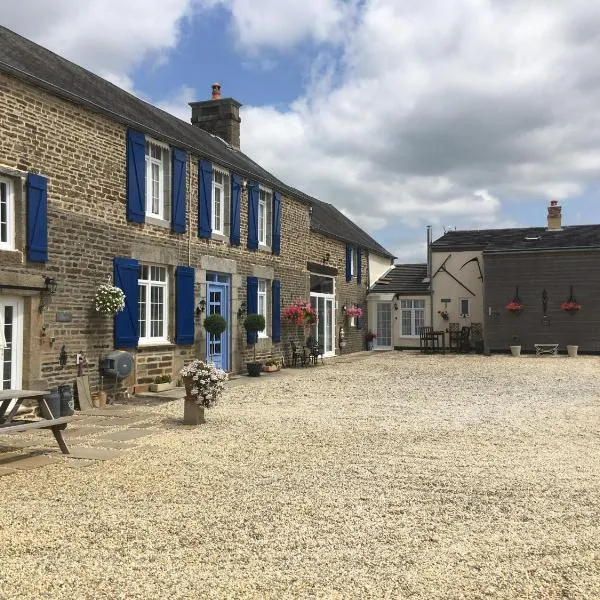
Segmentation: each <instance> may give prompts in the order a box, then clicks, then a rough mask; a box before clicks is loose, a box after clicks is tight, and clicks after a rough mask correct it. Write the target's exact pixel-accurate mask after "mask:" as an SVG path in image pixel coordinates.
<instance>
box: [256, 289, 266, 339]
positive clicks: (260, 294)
mask: <svg viewBox="0 0 600 600" xmlns="http://www.w3.org/2000/svg"><path fill="white" fill-rule="evenodd" d="M261 284H264V287H265V289H264V292H263V291H261V289H260V286H261ZM261 297H263V298H264V302H263V307H264V311H263V312H261V311H260V299H261ZM268 302H269V281H268V280H267V279H259V280H258V289H257V291H256V307H257V313H258V314H259V315H262V316H263V317H264V318H265V328H264V329H263V330H262V331H259V332H258V337H259V338H268V337H269V333H268V329H269V304H268Z"/></svg>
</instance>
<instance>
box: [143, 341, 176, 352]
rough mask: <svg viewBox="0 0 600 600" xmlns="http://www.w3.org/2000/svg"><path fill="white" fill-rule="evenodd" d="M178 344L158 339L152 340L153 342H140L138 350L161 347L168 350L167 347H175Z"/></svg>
mask: <svg viewBox="0 0 600 600" xmlns="http://www.w3.org/2000/svg"><path fill="white" fill-rule="evenodd" d="M175 347H176V344H174V343H173V342H169V341H164V342H162V341H160V340H156V341H151V342H140V343H138V345H137V348H138V350H152V349H155V348H157V349H160V350H167V349H171V348H175Z"/></svg>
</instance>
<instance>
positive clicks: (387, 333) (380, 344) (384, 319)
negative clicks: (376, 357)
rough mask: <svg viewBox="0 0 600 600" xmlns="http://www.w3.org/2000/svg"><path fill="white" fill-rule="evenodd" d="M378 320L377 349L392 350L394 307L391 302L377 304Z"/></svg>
mask: <svg viewBox="0 0 600 600" xmlns="http://www.w3.org/2000/svg"><path fill="white" fill-rule="evenodd" d="M376 319H377V327H376V334H377V337H376V338H375V348H379V349H381V350H390V349H391V348H392V305H391V303H390V302H378V303H377V313H376Z"/></svg>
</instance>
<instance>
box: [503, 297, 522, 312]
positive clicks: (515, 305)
mask: <svg viewBox="0 0 600 600" xmlns="http://www.w3.org/2000/svg"><path fill="white" fill-rule="evenodd" d="M506 310H507V311H508V312H511V313H513V314H514V315H520V314H521V313H522V312H523V311H524V310H525V305H524V304H521V303H520V302H518V301H516V300H513V301H512V302H509V303H508V304H507V305H506Z"/></svg>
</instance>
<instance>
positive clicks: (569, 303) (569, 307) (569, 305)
mask: <svg viewBox="0 0 600 600" xmlns="http://www.w3.org/2000/svg"><path fill="white" fill-rule="evenodd" d="M569 292H570V293H569V299H568V300H566V301H565V302H561V303H560V308H561V310H564V311H565V312H566V313H569V314H570V315H574V314H575V313H577V312H579V309H580V308H581V304H579V302H577V300H575V297H574V296H573V286H571V287H570V289H569Z"/></svg>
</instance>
